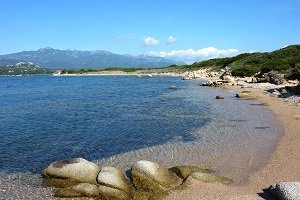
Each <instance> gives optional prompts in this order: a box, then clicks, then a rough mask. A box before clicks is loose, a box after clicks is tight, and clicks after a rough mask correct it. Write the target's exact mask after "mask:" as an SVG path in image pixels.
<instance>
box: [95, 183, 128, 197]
mask: <svg viewBox="0 0 300 200" xmlns="http://www.w3.org/2000/svg"><path fill="white" fill-rule="evenodd" d="M98 190H99V193H100V196H101V198H100V199H104V200H129V199H130V193H128V192H124V191H122V190H119V189H116V188H112V187H107V186H105V185H100V186H99V187H98Z"/></svg>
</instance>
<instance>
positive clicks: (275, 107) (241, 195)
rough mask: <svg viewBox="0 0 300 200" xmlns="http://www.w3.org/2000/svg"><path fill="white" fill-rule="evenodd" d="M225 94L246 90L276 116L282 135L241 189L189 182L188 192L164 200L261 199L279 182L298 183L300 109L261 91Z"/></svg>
mask: <svg viewBox="0 0 300 200" xmlns="http://www.w3.org/2000/svg"><path fill="white" fill-rule="evenodd" d="M226 89H228V90H234V91H244V90H250V91H251V93H250V94H251V95H252V96H254V97H256V98H257V100H258V101H259V102H261V103H262V104H263V105H266V106H267V107H268V108H269V109H270V110H271V111H272V112H273V114H274V115H275V116H276V118H277V120H278V121H279V123H281V125H282V126H283V129H284V134H283V136H282V138H281V139H280V140H279V142H278V145H277V147H276V149H275V151H274V153H273V155H272V156H271V157H270V159H269V161H268V162H267V164H266V165H265V166H264V167H262V168H260V169H258V170H257V171H256V172H254V173H252V174H250V178H249V179H248V181H247V182H246V183H244V184H242V185H234V184H233V185H231V186H224V185H220V184H204V183H201V182H199V181H193V182H192V184H191V185H189V187H188V189H186V190H183V191H176V192H172V193H171V194H170V195H169V197H168V199H170V200H171V199H172V200H173V199H174V200H181V199H184V200H188V199H246V200H247V199H264V198H263V197H265V194H263V189H266V188H268V187H269V186H270V185H272V184H274V183H278V182H282V181H299V180H300V171H299V169H300V154H299V152H300V117H299V116H300V106H299V103H298V104H297V103H289V102H285V101H283V100H280V99H278V98H275V97H272V96H270V94H266V93H265V92H264V91H263V90H262V89H259V88H256V89H248V88H247V89H241V88H240V86H226Z"/></svg>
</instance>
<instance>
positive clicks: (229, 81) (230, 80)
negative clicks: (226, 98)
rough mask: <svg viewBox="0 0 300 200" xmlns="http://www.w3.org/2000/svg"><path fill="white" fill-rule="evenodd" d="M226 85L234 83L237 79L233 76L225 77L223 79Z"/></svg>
mask: <svg viewBox="0 0 300 200" xmlns="http://www.w3.org/2000/svg"><path fill="white" fill-rule="evenodd" d="M222 79H223V80H224V81H225V82H226V83H233V82H235V79H234V78H233V77H232V76H227V75H226V76H223V78H222Z"/></svg>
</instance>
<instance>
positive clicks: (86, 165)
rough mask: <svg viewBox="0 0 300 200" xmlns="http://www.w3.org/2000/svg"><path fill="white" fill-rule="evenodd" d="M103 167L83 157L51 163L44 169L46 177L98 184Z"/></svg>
mask: <svg viewBox="0 0 300 200" xmlns="http://www.w3.org/2000/svg"><path fill="white" fill-rule="evenodd" d="M100 170H101V167H100V166H98V165H96V164H95V163H92V162H89V161H87V160H85V159H83V158H74V159H70V160H60V161H56V162H53V163H51V164H50V165H49V166H48V167H47V168H46V169H44V170H43V175H44V176H45V177H46V178H61V179H65V180H67V181H77V182H83V183H93V184H96V183H97V181H96V178H97V175H98V173H99V172H100Z"/></svg>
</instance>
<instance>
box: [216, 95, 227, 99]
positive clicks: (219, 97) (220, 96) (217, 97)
mask: <svg viewBox="0 0 300 200" xmlns="http://www.w3.org/2000/svg"><path fill="white" fill-rule="evenodd" d="M224 98H225V97H224V96H223V95H218V96H216V99H224Z"/></svg>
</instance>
